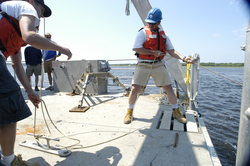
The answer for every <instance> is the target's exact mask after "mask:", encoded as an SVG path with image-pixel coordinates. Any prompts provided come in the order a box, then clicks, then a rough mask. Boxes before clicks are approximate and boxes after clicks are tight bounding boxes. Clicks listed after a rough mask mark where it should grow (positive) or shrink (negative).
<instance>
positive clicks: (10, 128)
mask: <svg viewBox="0 0 250 166" xmlns="http://www.w3.org/2000/svg"><path fill="white" fill-rule="evenodd" d="M16 126H17V123H12V124H9V125H6V126H0V145H1V148H2V154H3V155H4V156H9V155H12V154H13V153H14V146H15V141H16Z"/></svg>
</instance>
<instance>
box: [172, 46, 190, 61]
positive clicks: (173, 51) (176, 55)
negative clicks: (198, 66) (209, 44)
mask: <svg viewBox="0 0 250 166" xmlns="http://www.w3.org/2000/svg"><path fill="white" fill-rule="evenodd" d="M167 52H168V53H169V54H170V55H171V56H172V57H174V58H176V59H180V60H182V61H184V62H186V63H194V61H193V60H192V59H191V58H189V57H185V56H183V55H181V54H180V53H178V52H177V51H175V50H174V49H173V50H167ZM184 58H185V59H184Z"/></svg>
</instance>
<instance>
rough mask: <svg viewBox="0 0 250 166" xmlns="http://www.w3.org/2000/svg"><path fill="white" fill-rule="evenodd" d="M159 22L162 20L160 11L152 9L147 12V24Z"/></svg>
mask: <svg viewBox="0 0 250 166" xmlns="http://www.w3.org/2000/svg"><path fill="white" fill-rule="evenodd" d="M161 20H162V13H161V10H160V9H158V8H153V9H151V10H149V12H148V16H147V18H146V19H145V21H146V22H147V23H156V22H158V21H161Z"/></svg>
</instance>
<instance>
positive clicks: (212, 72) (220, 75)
mask: <svg viewBox="0 0 250 166" xmlns="http://www.w3.org/2000/svg"><path fill="white" fill-rule="evenodd" d="M194 64H196V65H198V66H200V67H202V68H204V69H206V70H209V71H211V72H212V73H214V74H217V75H219V76H221V77H223V78H226V79H228V80H230V81H232V82H234V83H236V84H238V85H241V86H243V85H242V84H240V83H238V82H236V81H234V80H231V79H229V78H227V77H225V76H223V75H221V74H219V73H216V72H214V71H212V70H210V69H208V68H206V67H204V66H201V65H200V64H197V63H194Z"/></svg>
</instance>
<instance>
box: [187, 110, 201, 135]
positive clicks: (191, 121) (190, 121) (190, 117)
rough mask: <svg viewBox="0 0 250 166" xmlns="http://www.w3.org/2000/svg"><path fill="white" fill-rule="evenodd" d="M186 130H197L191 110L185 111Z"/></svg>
mask: <svg viewBox="0 0 250 166" xmlns="http://www.w3.org/2000/svg"><path fill="white" fill-rule="evenodd" d="M186 119H187V132H198V128H197V123H196V120H195V119H194V114H193V113H192V112H186Z"/></svg>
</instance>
